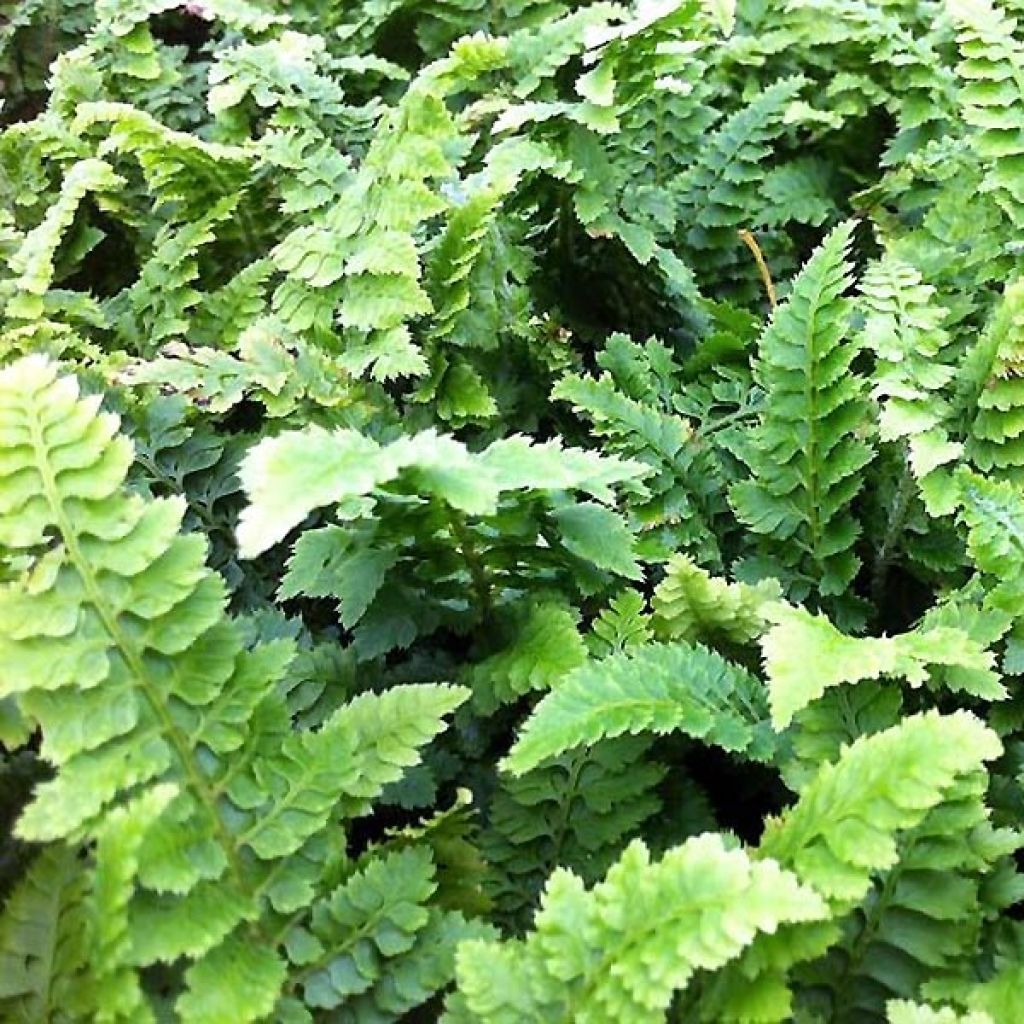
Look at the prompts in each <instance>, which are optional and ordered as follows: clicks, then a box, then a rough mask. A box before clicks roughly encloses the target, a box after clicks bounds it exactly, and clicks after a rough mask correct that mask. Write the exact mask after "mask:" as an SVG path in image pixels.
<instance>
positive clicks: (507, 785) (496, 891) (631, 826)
mask: <svg viewBox="0 0 1024 1024" xmlns="http://www.w3.org/2000/svg"><path fill="white" fill-rule="evenodd" d="M650 747H651V740H650V739H649V738H648V737H644V736H622V737H620V738H618V739H614V740H605V741H602V742H600V743H596V744H595V745H594V746H592V747H589V748H586V749H581V750H577V751H574V752H572V753H571V754H567V755H564V756H562V757H557V758H554V759H553V760H549V761H547V762H546V763H545V764H543V765H541V766H539V767H537V768H534V769H532V770H530V771H528V772H526V774H524V775H522V776H520V777H518V778H517V777H505V778H503V779H502V780H501V788H500V789H499V790H498V791H497V793H496V794H495V796H494V798H493V800H492V802H491V805H490V808H489V810H488V823H487V828H486V829H485V830H484V832H483V833H482V835H481V837H480V848H481V851H482V853H483V854H484V855H485V856H486V858H487V861H488V863H489V865H490V866H491V877H490V878H489V879H488V885H487V889H488V892H490V893H491V894H492V895H493V897H494V900H495V903H496V905H497V908H498V910H499V911H500V912H501V914H502V915H503V916H504V917H505V918H506V919H507V920H509V921H510V922H511V923H512V924H513V925H522V924H523V923H525V922H524V920H523V917H524V914H525V913H526V912H530V913H532V911H533V908H534V901H535V900H536V899H537V898H538V897H539V895H540V892H541V890H542V889H543V887H544V883H545V881H546V880H547V877H548V875H549V874H550V873H551V871H552V869H554V868H555V867H559V866H562V867H568V868H570V869H571V870H572V871H574V872H576V874H578V875H579V876H580V877H581V878H582V879H583V880H584V881H585V882H594V881H596V880H597V879H598V878H600V877H601V876H602V875H603V874H604V873H605V872H606V871H607V870H608V868H609V867H610V866H611V864H612V862H613V860H614V859H615V858H616V857H618V855H619V854H620V853H621V851H622V848H623V846H624V845H625V843H626V842H627V840H628V839H629V837H630V836H631V835H635V833H636V830H637V829H638V828H639V827H640V826H641V825H643V824H644V823H645V822H646V821H648V820H649V819H650V818H651V817H652V815H654V814H656V813H657V812H658V810H659V809H660V808H661V807H662V801H661V799H660V798H659V796H658V794H657V792H656V791H655V787H656V786H657V785H658V783H659V782H661V780H662V778H663V777H664V776H665V772H666V769H665V767H664V765H661V764H659V763H658V762H657V761H655V760H653V759H652V758H651V756H650V753H649V751H650Z"/></svg>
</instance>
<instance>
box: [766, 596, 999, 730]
mask: <svg viewBox="0 0 1024 1024" xmlns="http://www.w3.org/2000/svg"><path fill="white" fill-rule="evenodd" d="M769 617H770V619H771V620H772V621H773V622H774V625H773V626H772V628H771V629H769V630H768V631H767V632H766V633H765V634H764V636H763V637H762V639H761V650H762V651H763V653H764V660H765V672H766V674H767V676H768V693H769V700H770V702H771V707H772V720H773V722H774V723H775V725H776V727H778V728H783V727H785V726H787V725H788V724H789V723H790V722H791V721H792V718H793V715H794V713H795V712H797V711H799V710H801V709H802V708H804V707H806V706H807V704H809V703H810V702H811V701H812V700H814V699H816V698H817V697H820V696H821V695H822V694H823V693H824V692H825V690H826V689H827V688H828V687H830V686H836V685H839V684H841V683H854V682H858V681H859V680H862V679H876V678H878V677H879V676H900V677H902V678H904V679H906V680H907V681H908V682H910V684H911V685H912V686H920V685H922V684H923V683H924V682H926V681H927V680H928V679H929V668H931V667H933V666H935V667H937V666H943V667H945V668H946V669H947V670H948V672H947V675H946V679H945V681H946V682H947V684H948V685H950V686H951V687H953V688H954V689H965V690H967V691H968V692H969V693H972V694H974V695H976V696H979V697H984V698H986V699H988V700H1002V699H1005V698H1006V697H1007V696H1008V694H1007V691H1006V688H1005V687H1004V686H1003V685H1002V683H1000V682H999V679H998V677H997V675H996V673H995V672H994V671H993V670H992V667H993V663H994V658H993V656H992V654H991V653H990V652H989V651H985V650H984V649H982V647H981V646H980V645H979V644H978V643H977V642H976V641H975V640H974V639H973V638H972V637H971V636H970V635H968V634H967V633H966V632H964V631H963V630H959V629H956V628H954V627H948V626H937V627H934V628H932V629H928V628H923V629H922V630H921V631H920V632H915V633H904V634H902V635H899V636H893V637H878V638H875V637H864V638H854V637H847V636H843V634H841V633H840V632H839V631H838V630H837V629H836V628H835V627H834V626H833V625H832V624H831V623H830V622H829V621H828V620H827V619H825V618H824V617H822V616H815V615H812V614H811V613H809V612H807V611H805V610H804V609H796V608H789V607H787V606H784V605H778V606H776V607H775V608H773V609H772V611H771V612H769Z"/></svg>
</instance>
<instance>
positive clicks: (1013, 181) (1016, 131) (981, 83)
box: [946, 0, 1024, 225]
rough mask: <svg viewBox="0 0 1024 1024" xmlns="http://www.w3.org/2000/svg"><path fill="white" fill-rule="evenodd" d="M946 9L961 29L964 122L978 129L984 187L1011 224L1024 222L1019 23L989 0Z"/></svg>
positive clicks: (953, 1) (966, 0) (951, 2)
mask: <svg viewBox="0 0 1024 1024" xmlns="http://www.w3.org/2000/svg"><path fill="white" fill-rule="evenodd" d="M946 8H947V10H948V11H949V13H950V15H951V16H952V18H953V20H954V22H955V23H956V25H957V28H958V29H959V35H958V36H957V42H958V44H959V46H960V54H961V56H962V58H963V59H962V60H961V62H960V64H959V65H958V66H957V69H956V70H957V75H958V76H959V77H960V78H961V79H962V80H963V82H964V85H963V87H962V88H961V90H960V102H961V105H962V115H963V118H964V120H965V121H966V122H967V123H968V124H969V125H971V126H972V127H973V128H974V129H975V130H976V134H975V135H974V136H973V138H972V140H971V141H972V143H973V146H974V149H975V151H976V152H977V153H978V155H979V156H980V157H981V158H982V160H983V161H984V162H985V165H986V175H985V182H984V185H983V188H984V189H985V190H986V191H990V192H991V193H992V194H993V198H994V199H995V201H996V202H997V203H998V204H999V206H1000V207H1001V208H1002V210H1003V211H1004V213H1005V214H1006V216H1007V217H1008V218H1009V220H1010V223H1011V224H1014V225H1019V224H1020V223H1022V221H1024V188H1022V187H1021V184H1020V180H1019V179H1020V164H1021V159H1022V157H1024V144H1022V143H1021V141H1020V139H1021V133H1022V131H1024V114H1022V113H1021V111H1020V103H1019V97H1020V90H1021V83H1022V82H1024V46H1022V45H1021V43H1020V42H1019V41H1018V40H1017V39H1016V38H1015V35H1014V32H1015V30H1016V27H1017V23H1016V21H1015V19H1013V18H1012V17H1010V16H1009V15H1007V14H1006V13H1005V12H1004V11H1003V10H1002V9H1001V7H999V6H997V5H996V4H994V3H991V2H990V0H946Z"/></svg>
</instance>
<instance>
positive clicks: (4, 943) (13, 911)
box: [0, 844, 87, 1022]
mask: <svg viewBox="0 0 1024 1024" xmlns="http://www.w3.org/2000/svg"><path fill="white" fill-rule="evenodd" d="M86 891H87V878H86V875H85V872H84V871H83V870H82V866H81V864H80V863H79V862H78V860H77V858H76V856H75V851H74V849H73V848H72V847H69V846H65V845H63V844H54V845H53V846H49V847H46V848H45V849H44V850H43V851H42V852H41V853H40V854H39V855H38V857H37V858H36V860H35V862H34V863H33V864H32V865H31V867H30V868H29V869H28V871H27V872H26V874H25V876H24V877H23V878H22V880H21V882H20V883H19V884H18V886H17V888H16V889H15V890H14V891H13V892H12V893H11V895H10V896H9V897H8V899H7V902H6V903H5V904H4V911H3V915H2V916H0V1009H2V1010H3V1012H4V1016H5V1017H6V1018H7V1019H8V1020H11V1021H26V1022H27V1021H38V1020H46V1019H47V1018H49V1017H50V1016H51V1014H52V1013H53V1012H54V1011H55V1010H56V1009H57V1008H58V1007H61V1006H68V1005H70V1004H71V1001H72V996H73V991H74V990H73V985H74V981H75V974H76V972H77V970H78V969H79V968H80V966H81V964H82V962H83V960H84V958H85V953H86V950H85V946H84V940H85V937H86V933H85V915H86V914H87V909H86V907H85V903H84V901H85V896H86Z"/></svg>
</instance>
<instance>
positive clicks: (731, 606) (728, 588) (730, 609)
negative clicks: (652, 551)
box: [651, 555, 781, 644]
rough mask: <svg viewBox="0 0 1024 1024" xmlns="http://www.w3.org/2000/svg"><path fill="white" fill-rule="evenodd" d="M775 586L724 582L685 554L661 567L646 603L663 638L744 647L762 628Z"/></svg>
mask: <svg viewBox="0 0 1024 1024" xmlns="http://www.w3.org/2000/svg"><path fill="white" fill-rule="evenodd" d="M780 596H781V595H780V592H779V589H778V585H777V584H776V583H775V582H774V581H772V580H764V581H762V582H760V583H758V584H756V585H754V586H750V585H748V584H746V583H729V582H728V581H726V580H722V579H717V578H715V577H713V576H711V575H710V573H708V572H706V571H705V570H703V569H701V568H700V567H699V566H698V565H695V564H694V562H693V561H692V560H691V559H690V558H688V557H686V556H685V555H677V556H676V557H675V558H673V559H672V560H671V561H670V562H669V563H668V566H667V568H666V573H665V578H664V579H663V580H662V581H661V583H659V584H658V587H657V589H656V590H655V592H654V598H653V600H652V602H651V604H652V606H653V609H654V613H655V615H656V619H655V622H656V626H657V629H658V633H659V635H660V636H661V637H662V638H663V639H666V640H688V641H691V642H692V641H694V640H704V641H706V642H714V641H716V640H719V639H721V640H725V641H728V642H730V643H734V644H745V643H749V642H750V641H751V640H756V639H757V638H758V637H759V636H760V635H761V634H762V633H763V632H764V631H765V629H766V628H767V625H768V622H769V619H770V614H771V613H770V607H771V606H772V605H773V604H774V603H775V602H776V601H778V599H779V597H780Z"/></svg>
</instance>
